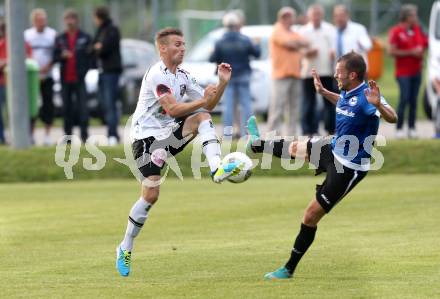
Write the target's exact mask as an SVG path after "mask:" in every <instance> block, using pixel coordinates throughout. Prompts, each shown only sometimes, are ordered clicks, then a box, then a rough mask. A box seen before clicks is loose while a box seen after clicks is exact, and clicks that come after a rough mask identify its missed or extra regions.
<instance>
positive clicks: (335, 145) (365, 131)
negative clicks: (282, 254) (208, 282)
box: [248, 52, 397, 279]
mask: <svg viewBox="0 0 440 299" xmlns="http://www.w3.org/2000/svg"><path fill="white" fill-rule="evenodd" d="M365 73H366V64H365V61H364V59H363V58H362V56H361V55H359V54H357V53H355V52H351V53H348V54H345V55H343V56H341V57H340V58H339V59H338V61H337V64H336V69H335V74H334V77H335V79H336V81H337V82H338V88H339V89H340V90H341V93H340V94H336V93H333V92H331V91H329V90H327V89H325V88H324V87H323V86H322V83H321V80H320V78H319V75H318V73H317V72H316V70H312V75H313V78H314V85H315V88H316V91H317V92H318V93H319V94H321V95H322V96H323V97H325V98H326V99H327V100H328V101H330V102H332V103H333V104H335V105H336V133H335V136H333V137H323V138H321V137H313V138H310V139H308V140H307V141H292V142H288V141H286V140H284V139H279V140H261V139H260V134H259V132H258V127H257V124H256V120H255V117H251V118H250V119H249V121H248V133H249V135H250V138H249V141H248V148H249V149H250V150H251V151H252V152H254V153H262V152H266V153H271V154H273V155H274V156H277V157H279V158H290V159H294V158H298V159H300V158H302V159H305V160H306V161H309V163H311V164H312V165H314V166H315V167H316V174H320V173H322V172H326V177H325V180H324V182H323V183H322V184H321V185H318V186H317V189H316V197H315V198H314V199H313V200H312V201H311V202H310V203H309V205H308V207H307V208H306V210H305V213H304V217H303V220H302V223H301V227H300V231H299V233H298V235H297V237H296V240H295V243H294V245H293V249H292V251H291V255H290V258H289V260H288V261H287V263H286V264H285V265H284V266H282V267H281V268H279V269H277V270H275V271H273V272H269V273H267V274H266V275H265V276H264V277H265V279H288V278H291V277H292V276H293V273H294V271H295V268H296V266H297V265H298V262H299V261H300V259H301V258H302V256H303V255H304V254H305V253H306V251H307V249H308V248H309V247H310V245H311V244H312V243H313V240H314V238H315V234H316V230H317V225H318V223H319V221H320V220H321V219H322V217H323V216H324V215H325V214H326V213H329V212H330V210H331V209H332V208H333V207H334V206H335V205H336V204H337V203H338V202H339V201H340V200H341V199H342V198H344V197H345V196H346V195H347V194H348V193H349V192H350V191H351V190H352V189H353V188H354V187H355V186H356V185H357V184H358V183H359V182H360V181H361V180H362V179H363V178H364V177H365V176H366V175H367V172H368V170H369V169H370V158H371V151H372V148H373V146H374V140H375V137H376V135H377V131H378V128H379V118H380V117H382V118H383V119H384V120H386V121H387V122H391V123H395V122H396V121H397V115H396V112H395V111H394V109H393V108H392V107H391V106H390V105H389V104H388V103H387V102H386V101H385V99H384V98H383V97H382V96H381V95H380V91H379V87H378V86H377V85H376V82H374V81H369V82H368V84H367V83H365V81H364V78H365Z"/></svg>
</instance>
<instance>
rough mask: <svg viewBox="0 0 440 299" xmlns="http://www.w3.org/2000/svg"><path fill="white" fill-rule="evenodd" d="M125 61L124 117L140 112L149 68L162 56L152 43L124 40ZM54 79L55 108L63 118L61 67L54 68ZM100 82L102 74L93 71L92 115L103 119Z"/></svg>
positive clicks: (88, 87)
mask: <svg viewBox="0 0 440 299" xmlns="http://www.w3.org/2000/svg"><path fill="white" fill-rule="evenodd" d="M121 57H122V65H123V72H122V75H121V77H120V80H119V88H120V100H121V101H120V102H119V107H120V111H121V113H124V114H131V113H133V111H134V109H135V108H136V103H137V99H138V95H139V90H140V87H141V84H142V78H143V76H144V75H145V72H146V71H147V70H148V68H149V67H150V66H151V65H153V64H154V63H155V62H156V61H158V60H159V56H158V55H157V52H156V48H155V47H154V45H152V44H151V43H148V42H145V41H142V40H136V39H122V40H121ZM53 77H54V81H55V84H54V93H55V96H54V104H55V107H56V114H57V115H58V116H60V115H61V109H62V105H63V102H62V99H61V82H60V70H59V66H58V65H56V66H55V67H54V68H53ZM98 78H99V71H98V70H97V69H91V70H89V71H88V72H87V74H86V77H85V83H86V90H87V97H88V104H89V111H90V115H91V116H92V117H102V113H101V112H102V111H101V109H100V108H99V101H98Z"/></svg>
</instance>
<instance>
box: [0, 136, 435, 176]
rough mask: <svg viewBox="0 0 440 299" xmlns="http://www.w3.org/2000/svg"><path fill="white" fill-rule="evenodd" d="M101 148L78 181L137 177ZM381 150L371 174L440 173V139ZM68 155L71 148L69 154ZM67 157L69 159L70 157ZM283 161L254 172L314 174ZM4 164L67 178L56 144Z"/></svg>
mask: <svg viewBox="0 0 440 299" xmlns="http://www.w3.org/2000/svg"><path fill="white" fill-rule="evenodd" d="M235 149H236V148H235V145H233V146H232V150H235ZM100 150H102V152H103V156H104V155H105V157H106V162H105V165H104V167H103V168H102V169H100V170H97V171H95V170H86V169H84V167H83V162H84V160H83V159H84V158H91V159H92V160H91V162H93V163H96V161H97V159H96V157H95V156H94V155H92V154H90V153H89V152H88V151H87V150H86V148H85V147H81V149H80V155H79V159H78V161H77V163H76V164H75V165H74V166H73V168H72V174H73V179H74V180H88V179H100V178H118V179H119V178H133V174H132V173H131V171H130V169H129V168H128V167H127V166H125V165H124V164H121V163H120V162H117V161H116V160H114V158H119V159H125V155H124V149H123V147H122V146H119V147H114V148H109V147H101V148H100ZM377 150H379V151H380V152H381V153H382V155H383V157H384V164H383V167H382V168H381V169H380V170H379V171H371V172H370V175H374V174H379V173H405V174H413V173H440V167H439V166H440V155H438V153H439V152H440V142H439V141H437V140H406V141H390V142H388V143H387V145H386V146H379V147H377ZM198 152H200V150H199V151H198ZM191 153H192V146H191V145H190V146H188V147H187V148H186V149H185V150H184V151H183V152H182V153H180V154H179V155H178V156H177V162H178V165H179V168H180V170H181V171H182V175H183V177H184V178H189V177H193V171H192V169H191ZM68 154H69V152H68V151H67V153H66V156H68ZM63 157H64V155H63ZM196 157H197V155H196ZM253 158H256V159H259V161H260V163H259V164H260V165H261V156H256V157H253ZM65 159H66V160H67V157H66V158H65ZM202 159H203V158H202ZM280 161H281V160H280V159H277V158H273V159H272V164H271V168H270V170H267V169H261V166H260V165H259V166H257V168H256V169H254V171H253V175H254V176H298V175H313V170H310V169H309V167H308V164H305V165H304V166H303V167H302V168H300V169H298V170H288V171H287V170H285V169H283V168H282V166H281V162H280ZM0 165H1V168H0V182H2V183H5V182H34V181H57V180H59V181H61V180H66V176H65V173H64V169H63V168H62V167H60V166H58V165H57V164H56V163H55V148H54V147H51V148H32V149H29V150H12V149H9V148H0ZM266 165H267V164H266ZM269 165H270V164H269ZM200 172H201V176H202V177H209V169H208V167H203V168H201V171H200ZM169 174H170V175H171V176H175V174H174V172H173V171H172V170H170V171H169Z"/></svg>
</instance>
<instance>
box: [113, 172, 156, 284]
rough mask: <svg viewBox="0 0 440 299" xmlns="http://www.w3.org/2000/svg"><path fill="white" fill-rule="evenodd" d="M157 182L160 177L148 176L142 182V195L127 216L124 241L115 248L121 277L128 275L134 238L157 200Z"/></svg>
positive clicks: (117, 266)
mask: <svg viewBox="0 0 440 299" xmlns="http://www.w3.org/2000/svg"><path fill="white" fill-rule="evenodd" d="M159 180H160V176H149V177H148V178H147V179H146V180H144V182H143V183H142V195H141V197H140V198H139V199H138V200H137V201H136V202H135V203H134V205H133V207H132V208H131V210H130V214H129V215H128V223H127V229H126V231H125V236H124V239H123V240H122V242H121V244H120V245H118V247H117V248H116V268H117V269H118V271H119V274H121V275H122V276H128V275H129V273H130V267H131V252H132V250H133V242H134V238H136V237H137V235H138V234H139V232H140V231H141V229H142V227H143V226H144V223H145V221H146V220H147V218H148V212H149V211H150V209H151V207H152V206H153V205H154V203H155V202H156V201H157V200H158V198H159V185H158V184H157V182H158V181H159ZM156 185H157V186H156Z"/></svg>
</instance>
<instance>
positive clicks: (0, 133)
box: [0, 20, 35, 144]
mask: <svg viewBox="0 0 440 299" xmlns="http://www.w3.org/2000/svg"><path fill="white" fill-rule="evenodd" d="M25 47H26V56H27V57H28V58H29V57H31V56H32V49H31V47H30V46H29V44H28V43H26V42H25ZM7 51H8V44H7V38H6V23H5V22H4V20H1V21H0V144H5V143H6V139H5V134H4V123H3V114H2V112H3V109H2V106H3V105H4V104H5V102H6V76H5V74H4V71H5V67H6V66H7V63H8V52H7ZM34 122H35V120H31V127H30V128H29V131H30V134H31V138H32V127H33V125H32V123H34ZM32 140H33V139H32ZM32 143H33V141H32Z"/></svg>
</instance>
